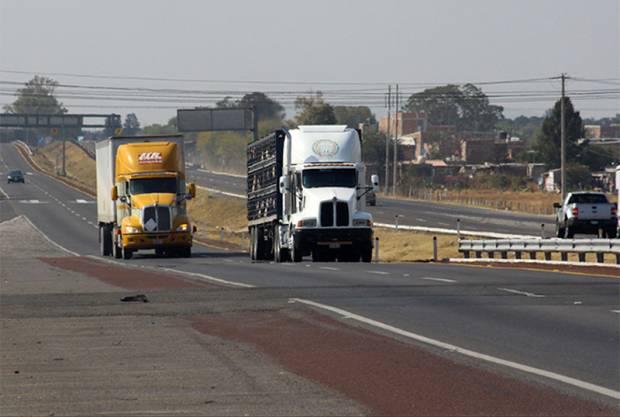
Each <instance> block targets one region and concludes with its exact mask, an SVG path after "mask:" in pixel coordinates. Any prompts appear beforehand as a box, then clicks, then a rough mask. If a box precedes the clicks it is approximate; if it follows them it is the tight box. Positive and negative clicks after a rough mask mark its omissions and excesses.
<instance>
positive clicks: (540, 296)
mask: <svg viewBox="0 0 620 417" xmlns="http://www.w3.org/2000/svg"><path fill="white" fill-rule="evenodd" d="M498 290H500V291H505V292H509V293H511V294H517V295H524V296H526V297H535V298H543V297H544V295H542V294H534V293H533V292H527V291H519V290H513V289H511V288H498Z"/></svg>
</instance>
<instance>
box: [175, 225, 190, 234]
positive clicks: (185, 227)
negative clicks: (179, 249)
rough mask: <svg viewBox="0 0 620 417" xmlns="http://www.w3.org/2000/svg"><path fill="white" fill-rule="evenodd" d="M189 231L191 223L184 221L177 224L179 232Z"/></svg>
mask: <svg viewBox="0 0 620 417" xmlns="http://www.w3.org/2000/svg"><path fill="white" fill-rule="evenodd" d="M187 231H189V224H187V223H183V224H180V225H178V226H177V232H187Z"/></svg>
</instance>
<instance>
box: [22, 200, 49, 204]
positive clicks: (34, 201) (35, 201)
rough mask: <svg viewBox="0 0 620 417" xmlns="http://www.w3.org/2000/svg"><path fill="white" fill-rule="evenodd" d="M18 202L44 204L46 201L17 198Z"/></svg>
mask: <svg viewBox="0 0 620 417" xmlns="http://www.w3.org/2000/svg"><path fill="white" fill-rule="evenodd" d="M19 202H20V203H22V204H46V203H47V201H41V200H19Z"/></svg>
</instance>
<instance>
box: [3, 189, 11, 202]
mask: <svg viewBox="0 0 620 417" xmlns="http://www.w3.org/2000/svg"><path fill="white" fill-rule="evenodd" d="M0 193H2V195H3V196H5V197H6V199H7V200H9V199H10V198H11V197H9V195H8V194H7V193H6V192H5V191H4V190H3V189H2V187H0Z"/></svg>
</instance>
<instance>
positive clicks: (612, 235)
mask: <svg viewBox="0 0 620 417" xmlns="http://www.w3.org/2000/svg"><path fill="white" fill-rule="evenodd" d="M605 234H606V235H607V238H608V239H615V238H616V236H617V234H616V229H614V228H610V229H607V231H606V232H605Z"/></svg>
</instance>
